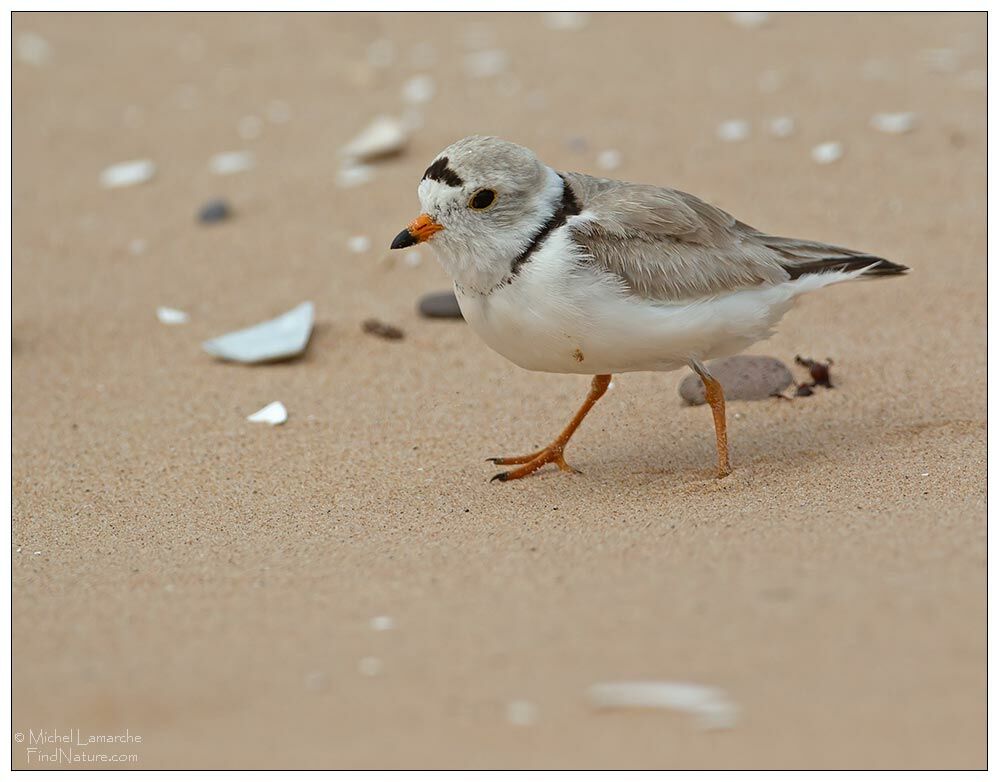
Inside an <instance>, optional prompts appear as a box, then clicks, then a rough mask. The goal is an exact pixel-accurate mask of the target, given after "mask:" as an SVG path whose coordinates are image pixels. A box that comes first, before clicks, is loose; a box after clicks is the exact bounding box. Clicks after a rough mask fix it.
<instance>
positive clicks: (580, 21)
mask: <svg viewBox="0 0 999 782" xmlns="http://www.w3.org/2000/svg"><path fill="white" fill-rule="evenodd" d="M589 23H590V15H589V14H588V13H583V12H580V11H549V12H548V13H546V14H545V26H546V27H547V28H548V29H549V30H582V29H583V28H584V27H586V25H588V24H589Z"/></svg>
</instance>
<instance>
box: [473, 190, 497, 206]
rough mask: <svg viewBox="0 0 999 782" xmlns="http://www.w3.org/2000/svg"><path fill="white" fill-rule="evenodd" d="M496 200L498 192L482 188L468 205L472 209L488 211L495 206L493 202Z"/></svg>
mask: <svg viewBox="0 0 999 782" xmlns="http://www.w3.org/2000/svg"><path fill="white" fill-rule="evenodd" d="M495 200H496V191H495V190H490V189H489V188H485V187H484V188H482V189H481V190H476V191H475V195H473V196H472V199H471V200H470V201H469V202H468V205H469V206H470V207H471V208H472V209H488V208H489V207H490V206H492V205H493V201H495Z"/></svg>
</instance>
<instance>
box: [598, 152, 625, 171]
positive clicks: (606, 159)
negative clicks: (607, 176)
mask: <svg viewBox="0 0 999 782" xmlns="http://www.w3.org/2000/svg"><path fill="white" fill-rule="evenodd" d="M597 165H598V166H600V168H602V169H603V170H604V171H613V170H614V169H615V168H617V167H618V166H620V165H621V153H620V152H618V151H617V150H616V149H605V150H604V151H603V152H601V153H600V154H599V155H597Z"/></svg>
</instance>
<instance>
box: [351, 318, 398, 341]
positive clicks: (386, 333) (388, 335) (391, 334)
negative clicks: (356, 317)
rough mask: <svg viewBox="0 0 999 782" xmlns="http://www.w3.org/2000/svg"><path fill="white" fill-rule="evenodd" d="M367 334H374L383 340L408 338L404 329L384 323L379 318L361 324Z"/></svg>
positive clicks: (369, 319)
mask: <svg viewBox="0 0 999 782" xmlns="http://www.w3.org/2000/svg"><path fill="white" fill-rule="evenodd" d="M361 328H362V329H364V333H365V334H374V335H375V336H376V337H381V338H382V339H402V338H403V337H405V336H406V334H405V333H404V332H403V330H402V329H400V328H398V327H396V326H393V325H391V324H389V323H382V322H381V321H380V320H378V319H377V318H368V319H367V320H366V321H364V323H362V324H361Z"/></svg>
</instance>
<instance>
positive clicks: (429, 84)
mask: <svg viewBox="0 0 999 782" xmlns="http://www.w3.org/2000/svg"><path fill="white" fill-rule="evenodd" d="M436 92H437V85H436V84H434V80H433V78H432V77H430V76H427V75H426V74H421V75H419V76H414V77H413V78H412V79H410V80H409V81H407V82H406V83H405V84H403V85H402V99H403V100H404V101H406V103H414V104H415V103H426V102H427V101H428V100H430V99H431V98H432V97H434V93H436Z"/></svg>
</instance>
